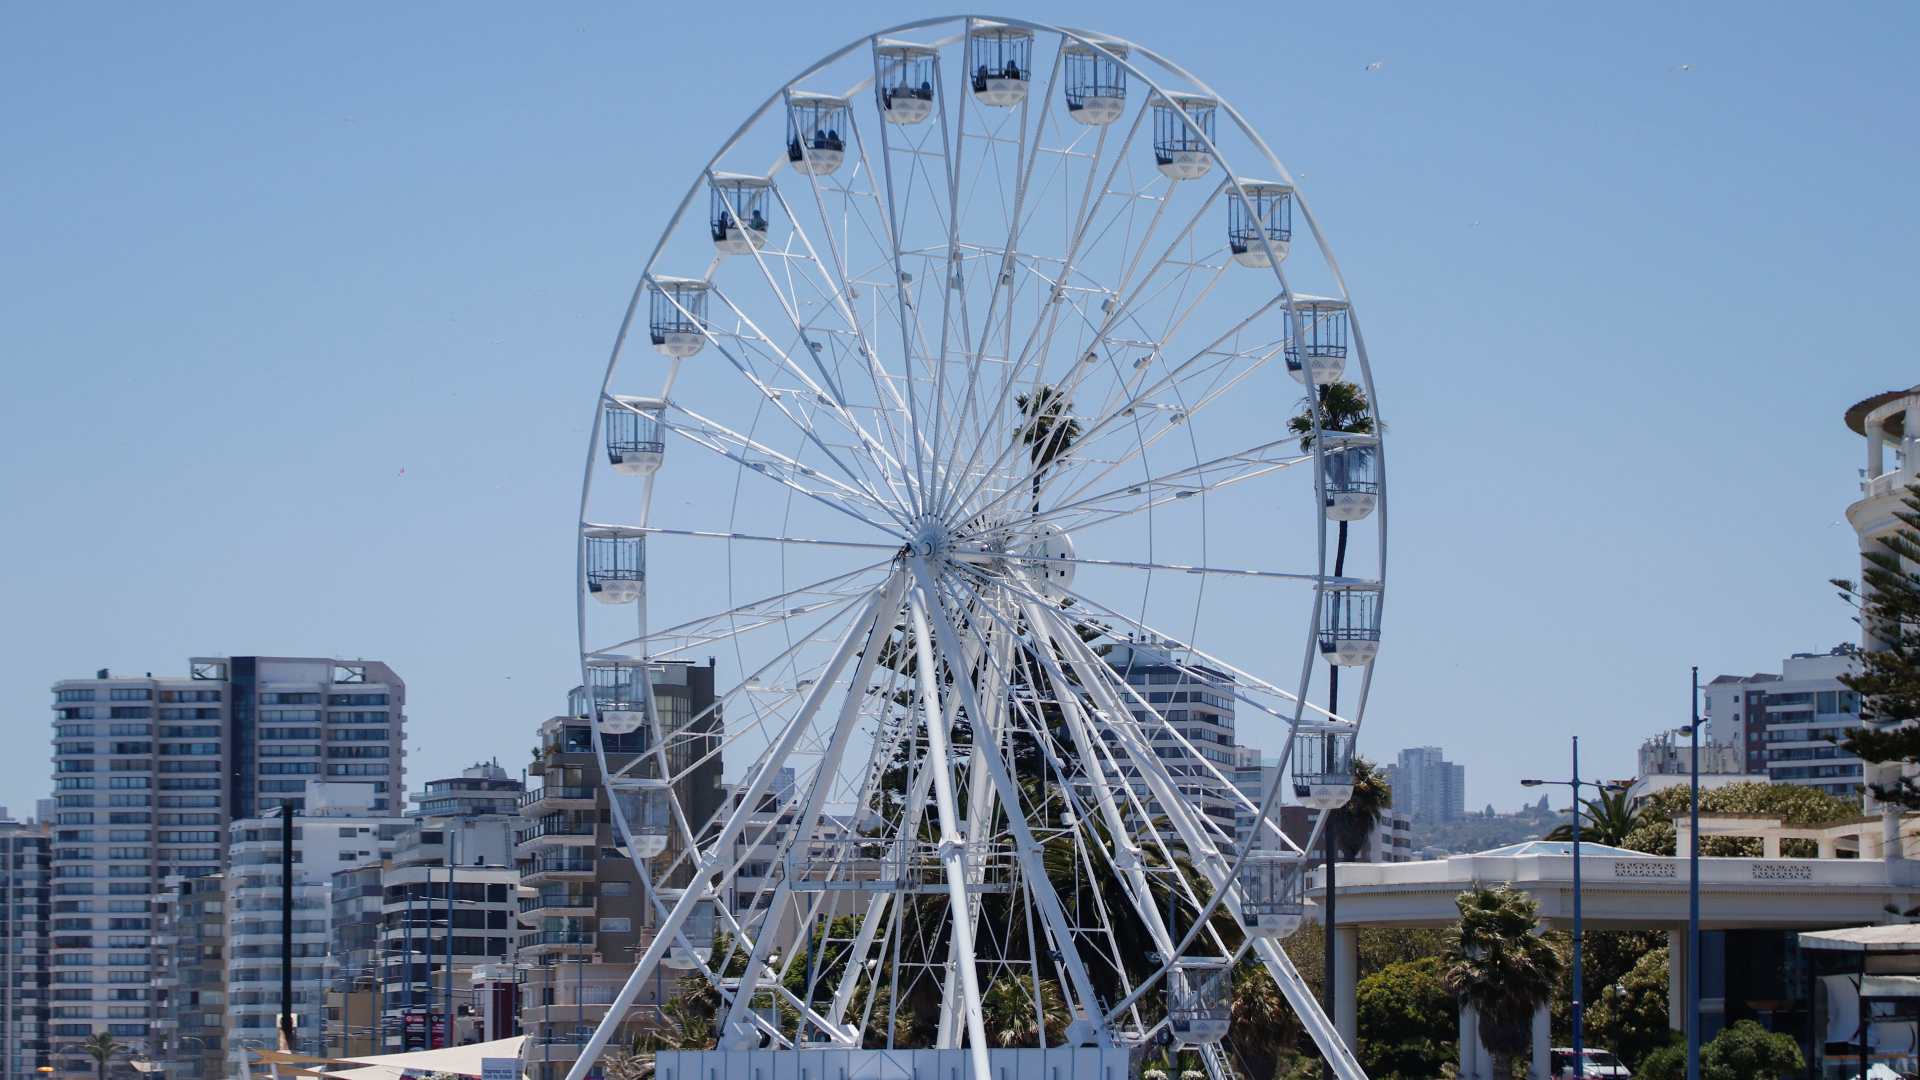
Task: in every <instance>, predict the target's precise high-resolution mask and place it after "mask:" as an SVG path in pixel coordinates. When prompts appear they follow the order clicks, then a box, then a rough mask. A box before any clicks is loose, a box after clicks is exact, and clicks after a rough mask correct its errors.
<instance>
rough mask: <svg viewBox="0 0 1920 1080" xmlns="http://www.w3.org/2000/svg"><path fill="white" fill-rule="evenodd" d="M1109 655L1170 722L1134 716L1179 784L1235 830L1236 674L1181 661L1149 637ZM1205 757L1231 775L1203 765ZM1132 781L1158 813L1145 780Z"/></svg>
mask: <svg viewBox="0 0 1920 1080" xmlns="http://www.w3.org/2000/svg"><path fill="white" fill-rule="evenodd" d="M1106 660H1107V663H1108V664H1110V665H1112V667H1113V669H1114V670H1115V671H1117V672H1119V673H1120V677H1121V678H1122V679H1124V680H1125V681H1126V683H1127V685H1128V686H1132V687H1134V688H1136V690H1137V692H1138V693H1139V694H1140V696H1141V697H1144V698H1146V699H1147V704H1149V705H1153V706H1156V707H1157V708H1158V710H1159V712H1160V715H1161V716H1162V717H1164V718H1165V720H1166V723H1165V725H1161V724H1157V723H1156V724H1146V713H1145V711H1144V710H1135V712H1134V718H1135V719H1136V720H1139V721H1141V722H1142V724H1145V725H1146V729H1147V731H1148V733H1149V737H1150V738H1151V740H1152V743H1153V751H1154V753H1155V754H1156V755H1157V756H1158V757H1159V758H1160V760H1161V761H1162V762H1164V763H1165V765H1166V770H1167V773H1168V774H1169V776H1170V777H1171V778H1172V780H1173V783H1174V786H1175V787H1177V788H1178V789H1179V790H1180V792H1181V794H1183V795H1186V796H1187V797H1188V798H1189V799H1190V800H1192V802H1193V805H1195V806H1197V807H1199V808H1200V810H1201V812H1203V813H1205V814H1206V815H1207V816H1208V817H1211V818H1212V819H1213V820H1214V822H1215V823H1216V824H1218V825H1219V826H1220V827H1221V829H1223V830H1225V831H1226V832H1227V834H1228V835H1233V834H1234V833H1235V831H1236V828H1237V827H1238V821H1237V819H1238V817H1239V814H1238V812H1237V810H1236V804H1235V801H1234V799H1233V797H1232V795H1231V790H1232V788H1233V776H1234V770H1235V768H1236V767H1237V766H1236V762H1235V753H1234V751H1235V746H1236V743H1235V739H1234V726H1233V679H1232V677H1231V676H1229V675H1228V674H1226V673H1225V672H1222V671H1215V670H1214V669H1212V668H1209V667H1207V666H1205V665H1204V664H1200V663H1197V662H1193V663H1181V662H1178V661H1176V659H1175V657H1174V655H1173V654H1172V652H1171V651H1170V650H1168V649H1166V648H1163V647H1161V646H1159V645H1154V644H1150V643H1146V642H1128V643H1126V644H1122V645H1116V646H1114V647H1113V649H1112V650H1111V651H1110V652H1109V653H1108V654H1107V657H1106ZM1182 740H1185V742H1186V744H1188V745H1190V746H1191V747H1192V749H1191V750H1189V749H1188V746H1187V745H1182ZM1203 760H1204V761H1205V762H1207V763H1209V764H1210V765H1211V766H1212V769H1213V770H1217V771H1218V773H1219V776H1220V777H1225V778H1226V780H1225V781H1224V782H1223V781H1222V780H1221V779H1220V778H1219V777H1216V776H1215V775H1214V772H1213V771H1210V770H1209V769H1208V767H1207V766H1206V765H1203V764H1201V762H1202V761H1203ZM1120 772H1121V774H1122V775H1124V776H1128V777H1129V778H1132V777H1133V774H1134V770H1133V768H1132V766H1130V765H1122V766H1121V768H1120ZM1133 785H1134V787H1135V790H1136V791H1137V792H1138V794H1139V797H1140V800H1141V804H1142V805H1144V806H1146V807H1147V808H1148V810H1147V812H1148V813H1149V814H1157V813H1159V811H1158V809H1157V808H1156V807H1157V804H1156V803H1154V802H1153V801H1152V799H1151V798H1150V797H1149V796H1148V795H1147V794H1146V784H1145V782H1144V781H1141V780H1138V779H1133Z"/></svg>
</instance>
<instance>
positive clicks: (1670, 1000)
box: [1667, 929, 1687, 1032]
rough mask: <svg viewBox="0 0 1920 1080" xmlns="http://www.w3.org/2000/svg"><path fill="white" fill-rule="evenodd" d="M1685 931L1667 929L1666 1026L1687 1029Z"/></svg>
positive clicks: (1679, 1029)
mask: <svg viewBox="0 0 1920 1080" xmlns="http://www.w3.org/2000/svg"><path fill="white" fill-rule="evenodd" d="M1686 977H1687V932H1686V930H1684V929H1681V930H1669V931H1667V1027H1668V1028H1670V1029H1672V1030H1674V1031H1681V1032H1684V1031H1686V1030H1687V983H1686Z"/></svg>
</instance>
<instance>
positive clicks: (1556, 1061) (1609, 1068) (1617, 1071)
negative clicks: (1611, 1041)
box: [1548, 1046, 1633, 1080]
mask: <svg viewBox="0 0 1920 1080" xmlns="http://www.w3.org/2000/svg"><path fill="white" fill-rule="evenodd" d="M1583 1049H1584V1053H1583V1054H1582V1057H1584V1058H1585V1059H1586V1067H1585V1068H1583V1069H1581V1070H1580V1072H1579V1075H1581V1076H1583V1077H1586V1080H1631V1078H1632V1076H1633V1073H1632V1072H1630V1071H1628V1069H1627V1066H1626V1065H1625V1064H1624V1063H1623V1062H1621V1060H1620V1059H1619V1058H1617V1057H1614V1056H1613V1054H1612V1053H1610V1052H1608V1051H1606V1050H1600V1049H1597V1048H1595V1047H1591V1046H1588V1047H1585V1048H1583ZM1549 1053H1550V1054H1551V1055H1552V1057H1551V1058H1550V1059H1549V1061H1548V1068H1549V1075H1551V1076H1553V1077H1555V1078H1556V1080H1557V1078H1559V1077H1563V1076H1573V1075H1574V1069H1573V1047H1571V1046H1556V1047H1554V1048H1553V1049H1552V1050H1551V1051H1549Z"/></svg>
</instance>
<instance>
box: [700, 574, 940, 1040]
mask: <svg viewBox="0 0 1920 1080" xmlns="http://www.w3.org/2000/svg"><path fill="white" fill-rule="evenodd" d="M905 589H906V578H905V576H904V575H899V574H896V575H894V577H893V579H892V580H891V581H889V582H888V583H887V586H886V587H885V588H884V589H883V590H882V594H881V599H880V604H879V609H878V611H877V612H876V613H875V616H874V618H873V620H872V622H871V624H870V625H869V627H868V629H867V633H866V636H865V643H864V644H863V645H862V646H861V651H860V662H859V663H857V664H855V665H854V668H853V679H852V681H850V682H849V683H848V684H847V694H846V699H845V700H844V701H843V702H841V705H840V716H839V718H838V720H837V721H836V722H835V724H834V729H833V737H832V739H831V740H830V741H829V742H828V744H827V749H826V753H825V754H823V755H822V756H821V759H820V763H819V764H818V765H817V766H815V767H814V771H813V787H812V789H811V790H810V791H809V792H808V793H807V803H806V806H805V807H804V808H803V809H802V810H801V812H800V819H799V822H798V824H797V826H796V828H795V830H794V833H793V837H792V839H790V840H788V841H787V850H788V851H796V850H797V851H800V852H805V851H807V850H808V848H809V845H811V843H812V842H813V833H814V830H815V829H816V828H817V827H818V826H819V824H820V815H821V813H822V812H823V811H824V810H825V809H826V805H827V798H828V797H829V796H830V795H831V794H832V789H833V781H834V778H835V777H837V776H839V774H840V759H841V758H842V757H844V756H845V755H846V752H847V744H848V743H849V742H852V741H853V734H854V730H855V729H856V728H857V727H858V726H859V721H860V706H861V705H863V704H865V703H866V692H865V691H866V686H867V681H868V680H869V679H871V678H873V669H874V667H875V665H877V664H878V663H879V661H880V650H881V646H883V645H884V644H885V643H886V641H887V639H888V638H889V637H891V636H892V634H893V613H894V612H896V611H898V610H900V596H901V593H903V592H904V591H905ZM792 894H793V881H792V879H791V878H788V877H786V876H785V875H782V877H781V878H780V884H779V885H777V886H775V888H774V893H773V902H772V903H770V904H768V905H767V916H766V920H765V921H764V922H763V923H762V924H761V930H760V932H759V933H758V934H756V935H755V936H754V942H753V949H752V951H751V952H750V953H749V954H748V956H747V969H746V971H745V972H744V973H742V974H741V976H740V986H739V989H737V990H735V991H734V994H733V1004H732V1005H730V1006H728V1008H727V1017H726V1022H725V1023H724V1024H722V1025H721V1027H720V1032H721V1036H722V1037H723V1038H727V1039H733V1038H736V1037H742V1036H749V1035H750V1034H751V1025H750V1024H748V1022H747V1016H748V1014H749V1013H750V1012H751V1011H752V1010H751V1009H750V1008H749V1007H748V1003H749V1002H751V1001H752V1000H753V995H754V988H755V986H756V985H757V984H758V983H759V981H760V976H761V974H762V970H763V969H764V968H765V966H766V962H767V952H768V950H770V949H771V948H772V947H773V940H774V938H776V937H778V936H779V934H778V927H779V922H780V917H781V913H782V912H784V911H785V910H786V904H787V899H788V897H790V896H791V895H792ZM814 906H815V907H816V908H817V906H818V900H817V899H816V901H815V905H814ZM809 1015H811V1014H809ZM815 1019H818V1018H817V1017H816V1018H815Z"/></svg>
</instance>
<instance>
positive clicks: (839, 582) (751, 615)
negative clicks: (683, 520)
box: [595, 529, 893, 660]
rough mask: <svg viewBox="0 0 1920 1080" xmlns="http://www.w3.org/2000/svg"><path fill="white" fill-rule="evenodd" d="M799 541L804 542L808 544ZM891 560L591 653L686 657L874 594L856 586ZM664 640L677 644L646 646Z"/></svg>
mask: <svg viewBox="0 0 1920 1080" xmlns="http://www.w3.org/2000/svg"><path fill="white" fill-rule="evenodd" d="M644 531H645V532H648V533H650V534H655V535H680V536H685V535H713V536H725V535H726V534H718V533H715V534H696V533H690V532H689V531H685V530H673V529H646V530H644ZM726 538H728V539H760V538H759V537H743V536H728V537H726ZM780 542H789V541H780ZM801 542H802V543H806V542H807V541H801ZM860 546H861V547H869V546H871V547H880V548H886V547H888V545H878V544H876V545H866V544H862V545H860ZM892 561H893V559H892V557H891V556H889V557H888V558H885V559H881V560H880V561H878V562H872V563H868V564H867V565H865V566H860V567H856V568H854V569H852V570H849V571H847V572H845V573H843V574H835V575H834V576H832V577H826V578H821V579H820V580H818V581H813V582H809V583H807V584H805V585H800V586H797V587H795V588H792V589H789V590H787V591H785V592H781V593H775V594H772V595H769V596H763V597H760V598H759V599H756V600H749V601H747V602H746V603H744V604H739V605H736V606H734V607H731V608H728V609H727V610H725V611H720V612H715V613H714V614H711V615H705V616H701V617H700V618H696V619H689V620H687V621H685V622H681V623H676V624H674V625H673V626H669V627H666V628H665V629H661V630H652V631H648V632H646V633H642V634H640V635H637V636H635V637H630V638H627V639H625V640H622V641H617V642H614V643H613V644H610V645H605V646H602V647H600V648H599V649H596V650H595V654H606V655H614V654H618V653H621V652H624V651H626V650H628V649H638V650H640V651H641V652H642V654H643V655H645V656H646V657H647V658H648V659H651V660H665V659H671V658H673V657H675V656H678V655H681V654H684V653H691V652H693V651H694V650H697V649H701V648H704V647H706V646H708V645H712V644H715V643H717V642H723V641H729V640H732V639H733V638H735V637H739V636H742V635H745V634H749V633H752V632H753V631H756V630H762V629H765V628H767V627H770V626H774V625H778V624H779V623H781V622H782V621H784V620H787V619H792V618H797V617H799V616H803V615H811V614H813V613H815V612H818V611H823V610H825V609H827V608H830V607H832V606H834V605H835V604H846V603H850V602H852V601H854V600H857V599H858V598H859V597H862V596H866V595H868V594H870V593H871V592H872V591H873V586H872V585H861V584H858V580H859V579H860V578H862V577H864V576H867V575H871V574H872V573H874V572H875V571H877V570H882V569H884V568H886V567H887V566H888V565H889V564H890V563H891V562H892ZM741 619H744V620H746V623H745V625H739V624H738V622H737V621H738V620H741ZM663 642H678V644H675V645H673V646H672V647H670V648H667V649H664V650H658V651H655V650H650V649H648V648H647V646H649V645H654V644H658V643H663Z"/></svg>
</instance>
